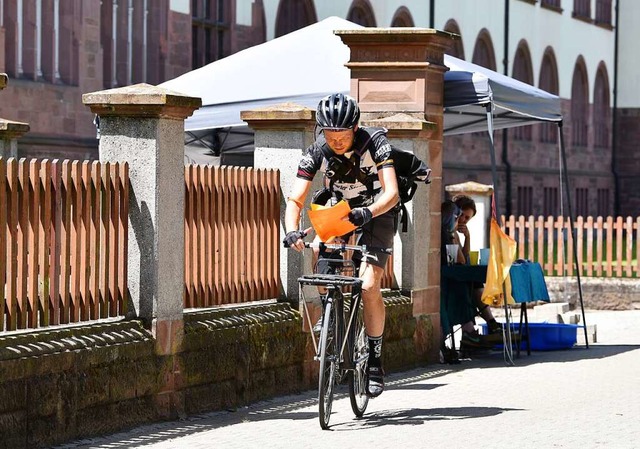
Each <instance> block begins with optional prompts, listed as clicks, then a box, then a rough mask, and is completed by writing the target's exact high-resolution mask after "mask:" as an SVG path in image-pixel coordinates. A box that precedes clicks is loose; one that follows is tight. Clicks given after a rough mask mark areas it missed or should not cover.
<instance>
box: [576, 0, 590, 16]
mask: <svg viewBox="0 0 640 449" xmlns="http://www.w3.org/2000/svg"><path fill="white" fill-rule="evenodd" d="M573 17H581V18H583V19H589V18H591V0H573Z"/></svg>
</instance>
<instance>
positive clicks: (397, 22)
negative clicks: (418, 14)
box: [391, 6, 415, 27]
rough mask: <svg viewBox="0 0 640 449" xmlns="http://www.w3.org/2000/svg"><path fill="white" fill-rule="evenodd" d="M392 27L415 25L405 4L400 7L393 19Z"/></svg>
mask: <svg viewBox="0 0 640 449" xmlns="http://www.w3.org/2000/svg"><path fill="white" fill-rule="evenodd" d="M391 26H392V27H413V26H415V25H414V23H413V17H411V13H410V12H409V10H408V9H407V8H406V7H405V6H401V7H400V8H398V10H397V11H396V13H395V14H394V15H393V20H392V21H391Z"/></svg>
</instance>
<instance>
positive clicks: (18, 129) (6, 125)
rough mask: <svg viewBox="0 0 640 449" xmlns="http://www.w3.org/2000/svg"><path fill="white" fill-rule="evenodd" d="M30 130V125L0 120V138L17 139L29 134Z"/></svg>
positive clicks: (4, 119)
mask: <svg viewBox="0 0 640 449" xmlns="http://www.w3.org/2000/svg"><path fill="white" fill-rule="evenodd" d="M30 129H31V128H30V127H29V124H28V123H23V122H14V121H12V120H7V119H6V118H0V138H4V139H6V138H14V139H17V138H19V137H22V136H23V135H24V134H26V133H28V132H29V130H30Z"/></svg>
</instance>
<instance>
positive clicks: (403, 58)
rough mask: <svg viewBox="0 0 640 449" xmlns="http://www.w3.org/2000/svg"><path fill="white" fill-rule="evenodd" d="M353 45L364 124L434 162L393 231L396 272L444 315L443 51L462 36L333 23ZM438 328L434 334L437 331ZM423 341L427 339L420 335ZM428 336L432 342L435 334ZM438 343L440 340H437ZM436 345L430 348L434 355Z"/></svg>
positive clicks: (430, 310) (428, 311)
mask: <svg viewBox="0 0 640 449" xmlns="http://www.w3.org/2000/svg"><path fill="white" fill-rule="evenodd" d="M336 34H337V35H338V36H340V38H341V39H342V41H343V42H344V43H345V44H346V45H348V46H349V48H350V50H351V58H350V60H349V62H348V63H347V64H346V66H347V67H348V68H349V69H350V70H351V94H352V95H353V96H354V97H355V98H356V99H357V100H358V103H359V105H360V109H361V111H362V115H361V123H362V124H363V125H365V126H367V125H369V126H384V127H386V128H387V129H388V130H389V134H388V137H389V139H390V141H391V143H392V144H394V145H397V146H398V147H399V148H402V149H404V150H409V151H412V152H414V154H416V155H417V156H418V157H420V158H422V159H423V160H426V161H428V162H429V166H430V168H431V169H432V171H433V173H432V183H431V184H430V186H429V187H427V188H424V186H422V187H421V188H419V189H418V191H417V193H416V195H415V197H414V199H413V201H412V202H411V203H410V205H409V207H408V208H407V209H408V212H409V223H410V225H409V230H408V232H407V233H400V234H399V239H398V238H397V239H396V242H397V243H396V245H395V255H394V258H395V259H398V260H401V266H396V273H395V274H396V278H397V280H398V283H399V285H400V287H401V289H402V290H403V291H405V292H410V295H411V298H412V301H413V313H414V315H415V316H416V317H420V316H424V315H430V316H431V317H430V319H431V323H432V325H433V326H434V328H437V329H438V330H439V328H440V320H439V312H440V203H441V198H442V139H443V120H444V118H443V105H444V102H443V97H444V91H443V88H444V72H445V71H447V70H448V69H447V67H446V66H445V65H444V52H445V51H446V50H447V49H448V48H449V47H450V46H452V45H453V43H454V40H455V39H458V36H457V35H455V34H451V33H446V32H442V31H436V30H432V29H420V28H411V29H407V28H388V29H381V28H364V29H358V30H340V31H336ZM439 334H440V332H439V331H437V332H435V333H434V334H433V335H434V336H435V337H434V338H438V336H439ZM416 343H417V345H418V346H420V345H423V344H427V345H428V346H429V347H430V348H431V349H428V350H429V351H432V350H433V347H434V345H433V344H430V345H429V342H420V341H417V342H416ZM431 343H435V341H434V342H431ZM435 347H436V348H437V345H435ZM432 355H433V352H430V356H432Z"/></svg>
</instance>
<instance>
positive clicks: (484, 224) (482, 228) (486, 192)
mask: <svg viewBox="0 0 640 449" xmlns="http://www.w3.org/2000/svg"><path fill="white" fill-rule="evenodd" d="M444 190H445V191H446V192H447V194H448V195H449V197H451V198H453V197H455V196H456V195H467V196H469V197H471V199H472V200H473V201H475V202H476V211H477V212H476V216H475V217H473V218H472V219H471V221H469V223H468V224H467V227H468V228H469V233H470V235H471V250H472V251H478V250H479V249H480V248H488V247H489V224H490V220H491V195H492V194H493V186H491V185H488V184H480V183H478V182H474V181H469V182H463V183H461V184H451V185H448V186H445V188H444Z"/></svg>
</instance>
